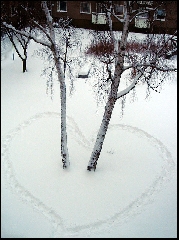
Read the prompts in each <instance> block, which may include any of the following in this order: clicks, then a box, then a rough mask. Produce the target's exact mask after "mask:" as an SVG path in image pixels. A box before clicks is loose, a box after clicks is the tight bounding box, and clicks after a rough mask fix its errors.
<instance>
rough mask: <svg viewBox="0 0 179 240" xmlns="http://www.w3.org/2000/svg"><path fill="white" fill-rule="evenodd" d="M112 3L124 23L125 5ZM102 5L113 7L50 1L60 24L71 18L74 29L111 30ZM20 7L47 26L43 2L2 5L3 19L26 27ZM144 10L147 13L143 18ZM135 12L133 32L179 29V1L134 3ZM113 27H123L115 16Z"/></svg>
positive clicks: (25, 17)
mask: <svg viewBox="0 0 179 240" xmlns="http://www.w3.org/2000/svg"><path fill="white" fill-rule="evenodd" d="M110 2H112V12H113V13H114V14H115V15H116V16H117V17H118V18H121V19H123V17H124V4H123V3H124V1H110ZM102 3H106V4H109V1H47V4H48V7H49V9H50V12H51V14H52V16H53V18H54V20H55V21H56V22H58V20H59V19H60V18H70V19H72V25H73V26H75V27H77V28H87V29H96V30H109V26H108V23H107V18H106V9H105V8H104V6H103V5H102ZM20 5H21V6H22V5H24V6H27V7H28V8H29V9H33V14H36V15H37V18H39V19H40V20H42V21H44V22H45V19H44V16H42V17H41V16H40V15H41V14H42V12H41V11H40V8H41V6H40V5H41V1H1V18H2V16H5V15H6V16H7V17H8V18H9V19H10V20H11V21H16V18H17V16H18V18H20V19H18V20H17V24H19V23H21V24H20V25H19V28H20V27H22V26H26V25H27V24H28V18H29V16H27V15H28V14H29V13H27V12H25V11H22V10H18V8H19V6H20ZM38 9H39V10H38ZM141 10H142V11H145V13H143V14H139V13H140V12H141ZM17 12H18V14H17ZM29 12H30V11H29ZM132 12H133V19H132V21H131V23H130V26H129V31H132V32H142V33H149V32H154V33H169V34H173V33H174V32H175V31H176V29H177V1H163V2H162V1H133V5H132ZM136 13H138V15H137V16H136ZM42 15H43V14H42ZM112 27H113V30H116V31H121V30H122V23H121V22H120V21H119V20H118V19H116V18H115V17H114V16H113V15H112Z"/></svg>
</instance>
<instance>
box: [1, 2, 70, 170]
mask: <svg viewBox="0 0 179 240" xmlns="http://www.w3.org/2000/svg"><path fill="white" fill-rule="evenodd" d="M42 8H43V11H44V13H45V16H46V20H47V25H48V29H46V28H44V27H43V26H41V25H40V24H39V23H37V22H36V21H34V23H35V25H36V26H37V27H38V28H39V29H40V30H41V31H42V32H43V33H44V34H45V36H46V39H45V40H43V39H39V38H37V36H35V35H34V34H33V33H32V32H27V31H25V30H17V29H16V28H15V27H13V26H12V25H10V24H7V23H6V22H3V23H2V24H3V25H4V26H5V27H6V28H8V29H11V30H12V31H14V32H15V33H17V34H20V35H21V36H25V37H27V38H29V39H33V40H34V41H35V42H36V43H40V44H41V45H43V46H45V47H48V48H49V49H50V50H51V51H52V54H53V56H54V62H55V66H56V70H57V73H58V80H59V83H60V99H61V157H62V163H63V168H67V167H68V166H69V164H70V162H69V153H68V147H67V124H66V84H65V77H64V72H63V71H62V65H61V62H60V56H59V53H58V52H59V51H58V49H57V44H56V39H55V30H54V27H53V19H52V17H51V15H50V12H49V10H48V7H47V3H46V1H42Z"/></svg>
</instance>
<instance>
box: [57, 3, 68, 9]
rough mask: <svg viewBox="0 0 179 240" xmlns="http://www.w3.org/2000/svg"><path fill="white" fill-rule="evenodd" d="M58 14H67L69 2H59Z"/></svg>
mask: <svg viewBox="0 0 179 240" xmlns="http://www.w3.org/2000/svg"><path fill="white" fill-rule="evenodd" d="M57 12H67V1H58V2H57Z"/></svg>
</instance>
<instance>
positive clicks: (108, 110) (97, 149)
mask: <svg viewBox="0 0 179 240" xmlns="http://www.w3.org/2000/svg"><path fill="white" fill-rule="evenodd" d="M113 86H114V85H112V88H113ZM114 90H115V93H116V89H114ZM112 92H113V91H111V94H110V96H109V98H108V101H107V104H106V106H105V111H104V115H103V120H102V123H101V126H100V129H99V132H98V134H97V138H96V142H95V145H94V148H93V151H92V154H91V157H90V160H89V162H88V166H87V170H89V171H91V169H94V171H95V170H96V165H97V161H98V158H99V156H100V153H101V150H102V146H103V143H104V139H105V135H106V132H107V129H108V125H109V122H110V119H111V115H112V111H113V108H114V105H115V103H116V100H117V99H116V97H114V96H113V94H112Z"/></svg>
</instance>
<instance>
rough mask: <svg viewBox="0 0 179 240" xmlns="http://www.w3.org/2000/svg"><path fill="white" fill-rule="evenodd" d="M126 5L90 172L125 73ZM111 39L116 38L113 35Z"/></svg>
mask: <svg viewBox="0 0 179 240" xmlns="http://www.w3.org/2000/svg"><path fill="white" fill-rule="evenodd" d="M124 5H125V8H126V14H125V21H124V25H123V32H122V36H121V40H120V41H119V42H118V43H119V49H118V47H117V48H116V47H115V49H118V51H117V57H116V59H115V71H114V78H113V80H112V84H111V91H110V94H109V98H108V101H107V104H106V107H105V111H104V115H103V120H102V123H101V126H100V129H99V132H98V135H97V138H96V142H95V145H94V148H93V151H92V154H91V157H90V160H89V162H88V166H87V170H89V171H91V169H94V171H95V169H96V165H97V161H98V159H99V156H100V153H101V150H102V146H103V143H104V139H105V135H106V132H107V129H108V125H109V122H110V119H111V115H112V111H113V108H114V105H115V103H116V101H117V93H118V87H119V83H120V78H121V74H122V73H123V68H124V56H125V50H126V44H127V36H128V28H129V10H130V9H129V1H124ZM111 37H112V38H114V36H113V35H112V36H111ZM114 40H115V39H113V42H115V41H114ZM118 43H117V44H118Z"/></svg>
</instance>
